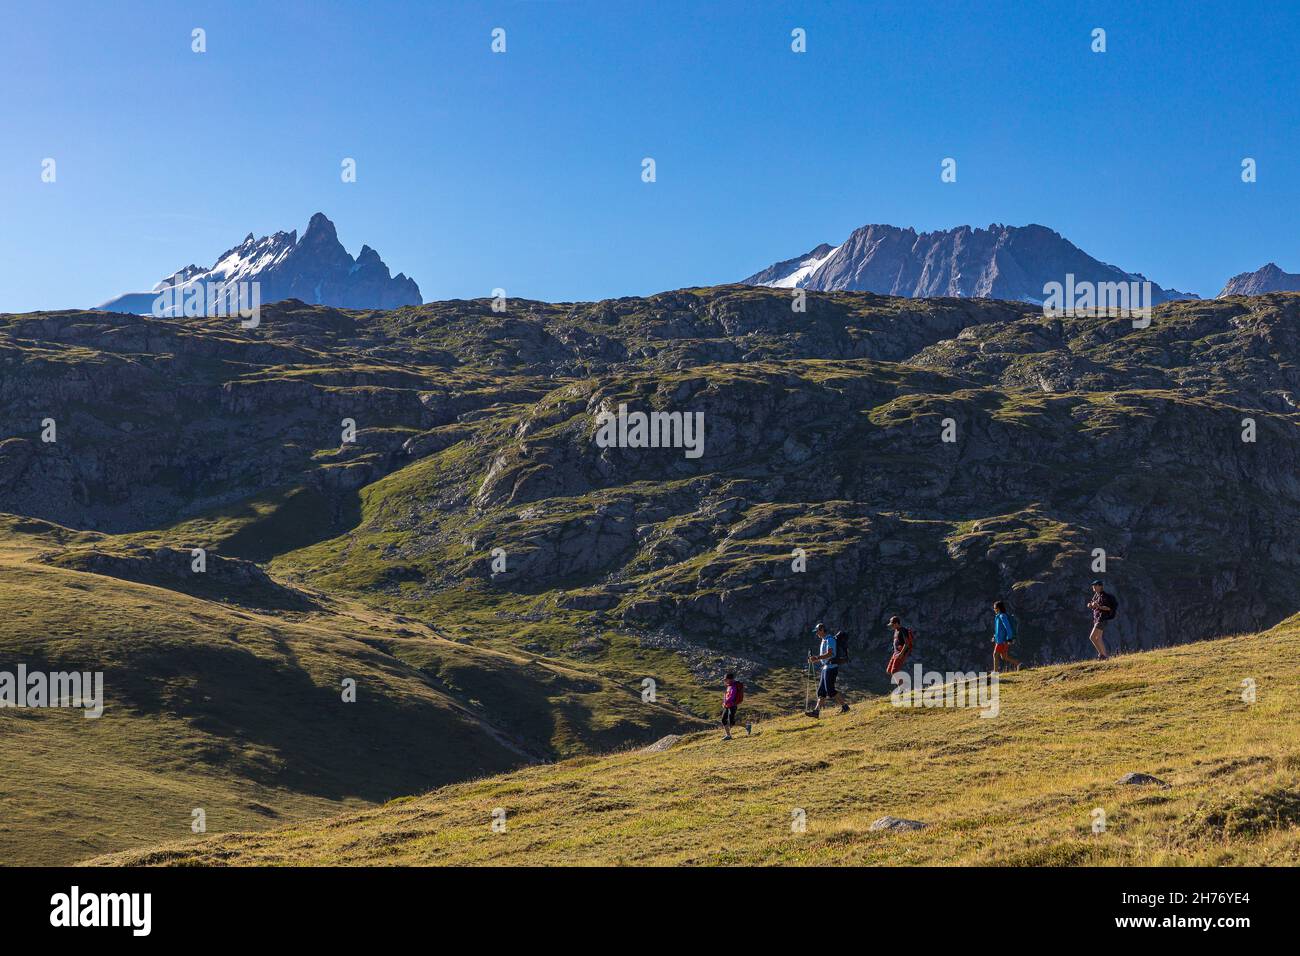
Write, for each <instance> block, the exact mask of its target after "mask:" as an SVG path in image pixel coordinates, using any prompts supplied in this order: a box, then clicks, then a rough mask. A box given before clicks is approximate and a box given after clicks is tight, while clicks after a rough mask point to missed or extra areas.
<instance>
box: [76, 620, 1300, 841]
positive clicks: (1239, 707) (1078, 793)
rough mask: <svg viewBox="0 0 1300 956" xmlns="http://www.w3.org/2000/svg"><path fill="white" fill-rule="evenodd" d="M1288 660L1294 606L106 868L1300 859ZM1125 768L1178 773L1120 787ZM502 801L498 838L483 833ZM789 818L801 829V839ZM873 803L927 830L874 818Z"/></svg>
mask: <svg viewBox="0 0 1300 956" xmlns="http://www.w3.org/2000/svg"><path fill="white" fill-rule="evenodd" d="M1297 655H1300V618H1292V619H1290V620H1289V621H1287V622H1285V623H1284V624H1282V625H1280V626H1279V627H1277V628H1274V629H1273V630H1271V631H1268V632H1266V633H1263V634H1259V635H1250V636H1241V637H1234V638H1226V639H1222V640H1215V641H1206V642H1201V643H1196V644H1189V645H1184V646H1181V647H1177V648H1170V649H1165V650H1159V651H1152V652H1147V653H1142V654H1134V655H1129V656H1125V657H1121V658H1118V659H1113V660H1111V661H1109V662H1097V663H1078V664H1069V665H1062V666H1051V667H1043V668H1039V669H1035V670H1028V671H1022V672H1019V673H1015V674H1011V675H1008V676H1007V677H1005V678H1004V679H1003V681H1002V683H1001V687H1000V701H999V702H1000V712H999V714H998V716H996V717H992V718H982V717H980V716H979V712H978V711H977V710H973V709H958V708H946V709H944V708H930V709H924V708H922V709H910V708H897V707H894V706H892V704H891V703H890V702H889V701H888V700H886V699H882V698H874V699H869V700H863V701H860V702H859V703H858V704H857V706H856V707H855V708H854V709H853V710H852V711H851V713H849V714H848V715H845V716H840V715H838V714H835V715H827V716H825V717H823V718H822V720H821V721H820V722H814V721H812V720H810V719H808V718H805V717H801V716H792V717H785V718H780V719H776V720H771V721H767V722H764V723H763V724H761V725H760V726H758V727H757V728H756V730H757V733H756V734H755V735H754V736H753V737H745V736H743V734H742V736H741V737H739V738H738V739H736V740H733V741H731V742H726V743H724V742H723V741H721V740H720V739H719V736H718V734H717V733H715V732H707V733H701V734H697V735H694V736H691V737H688V738H685V739H683V740H682V741H681V742H679V743H678V744H677V745H675V746H673V747H671V748H669V749H667V750H665V751H663V752H659V753H641V752H625V753H619V754H614V755H611V756H606V757H601V758H592V757H587V758H578V759H574V760H570V761H566V762H564V763H561V764H557V765H552V766H546V767H531V768H527V769H523V770H519V771H515V772H512V773H508V774H504V775H501V776H496V777H492V778H490V779H484V780H478V781H474V782H469V783H462V784H456V785H453V786H449V787H445V788H443V789H440V790H436V791H433V792H431V793H428V794H425V795H424V796H421V797H415V798H404V799H400V800H395V801H392V802H390V803H389V804H387V805H386V806H384V807H382V808H378V809H368V810H364V811H360V812H357V813H352V814H349V815H345V816H339V817H334V818H330V819H327V820H317V821H311V822H304V823H296V824H292V825H289V826H286V827H282V828H277V829H272V830H268V831H264V832H260V833H252V834H236V835H226V836H222V837H217V838H212V839H206V840H193V841H183V842H176V843H171V844H168V845H166V846H162V847H159V848H155V849H152V850H146V851H136V852H129V853H124V854H118V855H116V856H111V857H106V858H102V859H100V860H99V861H98V862H103V863H116V864H196V863H199V864H201V863H228V864H237V865H246V864H330V865H333V864H345V865H350V864H356V865H361V864H474V863H477V864H499V865H521V864H548V865H561V864H602V865H605V864H825V863H856V864H878V865H915V864H952V863H957V864H975V863H992V864H1008V865H1073V864H1145V865H1177V864H1193V863H1195V864H1208V865H1233V864H1287V865H1294V864H1296V863H1300V797H1297V793H1300V721H1297V720H1296V711H1295V699H1294V698H1295V694H1294V691H1295V681H1296V676H1297V668H1296V664H1295V661H1296V659H1297ZM1247 679H1250V680H1252V681H1253V682H1254V686H1255V688H1256V694H1257V699H1256V700H1255V702H1253V703H1246V702H1245V701H1243V699H1242V691H1243V681H1245V680H1247ZM1131 771H1139V772H1146V773H1150V774H1153V775H1155V776H1157V777H1159V778H1161V779H1162V780H1164V781H1166V782H1167V783H1168V784H1169V787H1168V788H1167V789H1166V788H1160V787H1157V786H1123V785H1119V784H1117V783H1116V781H1117V780H1118V778H1120V777H1121V776H1122V775H1124V774H1126V773H1128V772H1131ZM498 808H500V809H503V810H504V811H505V812H506V818H505V819H506V828H505V830H504V832H494V830H493V828H492V825H491V824H492V813H493V811H494V810H496V809H498ZM1099 809H1100V810H1101V811H1103V812H1104V814H1105V821H1106V827H1105V830H1104V832H1099V833H1098V832H1093V823H1094V820H1095V819H1097V816H1096V811H1097V810H1099ZM800 810H801V811H803V812H804V814H805V815H806V830H805V831H804V832H793V831H792V828H791V823H792V820H793V819H794V817H793V814H794V813H795V811H800ZM885 815H893V816H898V817H905V818H911V819H917V820H921V821H924V822H926V823H928V824H929V826H928V827H927V828H926V829H924V830H922V831H919V832H907V833H904V832H881V831H872V830H870V825H871V823H872V822H873V821H875V820H876V819H878V818H880V817H882V816H885Z"/></svg>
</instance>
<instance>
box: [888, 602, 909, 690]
mask: <svg viewBox="0 0 1300 956" xmlns="http://www.w3.org/2000/svg"><path fill="white" fill-rule="evenodd" d="M889 626H890V627H892V628H893V629H894V654H893V656H892V657H890V658H889V664H888V666H886V667H885V673H886V674H889V675H890V676H893V675H894V674H897V673H898V672H899V671H901V670H902V669H903V665H904V664H906V663H907V658H908V657H909V656H911V653H912V648H914V647H915V646H916V632H915V631H913V630H912V629H911V628H910V627H904V626H903V622H902V620H901V619H900V618H899V617H898V615H897V614H895V615H894V616H893V617H891V618H890V619H889Z"/></svg>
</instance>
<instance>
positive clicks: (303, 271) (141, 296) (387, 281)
mask: <svg viewBox="0 0 1300 956" xmlns="http://www.w3.org/2000/svg"><path fill="white" fill-rule="evenodd" d="M218 282H223V283H236V282H257V283H260V285H261V290H260V294H261V301H262V302H263V303H268V302H278V301H280V300H282V299H299V300H301V301H303V302H311V303H317V304H322V305H332V306H337V307H339V308H345V309H396V308H401V307H402V306H406V305H419V304H420V303H421V302H422V301H423V300H422V299H421V298H420V287H419V286H418V285H416V284H415V280H414V279H408V278H407V277H406V276H405V275H404V274H403V273H400V272H399V273H398V274H397V275H396V276H393V275H392V274H391V273H390V272H389V271H388V266H386V265H385V264H384V261H383V260H382V259H380V258H379V253H377V252H375V250H374V249H371V248H370V247H369V246H362V247H361V252H360V254H358V255H357V257H356V258H355V259H354V258H352V256H351V255H350V254H349V253H348V251H347V250H346V249H344V248H343V244H342V243H341V242H339V238H338V233H337V232H336V231H335V229H334V223H332V222H330V220H329V219H328V218H327V217H326V216H325V214H324V213H320V212H318V213H316V215H314V216H312V217H311V222H309V223H308V224H307V230H306V231H305V232H304V233H303V234H302V238H301V239H299V238H298V232H297V230H294V231H293V232H277V233H276V234H275V235H273V236H263V237H262V238H260V239H254V238H253V234H252V233H251V232H250V233H249V234H248V236H247V237H245V239H244V241H243V242H241V243H240V244H239V245H237V246H235V247H233V248H231V249H227V250H226V251H225V252H223V253H222V254H221V255H220V256H218V257H217V261H216V262H215V263H214V264H213V266H212V267H211V268H210V269H203V268H200V267H199V266H196V265H192V264H191V265H188V266H186V267H185V268H183V269H179V270H177V271H176V272H174V273H172V275H170V276H167V277H166V278H165V279H163V280H162V281H160V282H159V283H158V284H157V285H155V286H154V287H153V289H152V291H150V292H128V293H126V294H125V295H120V296H117V297H116V298H113V299H110V300H109V301H107V302H105V303H104V304H103V305H99V306H96V308H97V309H99V310H101V311H104V312H132V313H136V314H139V315H149V314H153V312H154V304H155V302H156V301H158V298H159V295H160V294H163V293H166V294H167V295H166V297H165V299H164V302H165V305H164V307H162V308H160V309H159V311H160V312H161V314H163V315H164V316H167V317H172V316H177V315H182V314H184V303H185V299H186V298H187V297H189V296H190V295H191V293H192V292H193V291H200V292H203V293H204V295H203V301H204V302H206V301H207V296H206V289H207V287H208V286H209V285H213V284H215V283H218Z"/></svg>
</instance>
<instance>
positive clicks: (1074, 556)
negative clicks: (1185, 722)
mask: <svg viewBox="0 0 1300 956" xmlns="http://www.w3.org/2000/svg"><path fill="white" fill-rule="evenodd" d="M1298 312H1300V297H1292V296H1265V297H1259V298H1257V299H1252V300H1250V301H1248V302H1241V301H1225V302H1222V303H1219V302H1216V303H1184V304H1171V305H1168V306H1165V307H1163V308H1162V309H1161V310H1160V311H1159V312H1158V313H1157V318H1156V320H1155V321H1154V322H1153V323H1152V325H1151V326H1150V327H1149V328H1146V329H1133V328H1132V326H1131V323H1129V322H1127V321H1123V320H1118V319H1104V318H1066V319H1048V318H1045V317H1044V316H1043V314H1042V312H1041V311H1040V310H1036V309H1033V308H1031V307H1029V306H1016V305H1014V304H1008V303H997V302H982V301H970V302H962V303H955V302H951V301H945V302H934V301H923V302H917V301H913V300H906V299H884V298H879V297H875V296H871V295H863V294H837V295H818V296H814V297H812V298H811V299H810V300H809V308H808V311H807V312H806V313H794V312H792V311H791V310H790V306H789V302H788V301H787V299H786V297H785V295H784V294H783V293H780V292H776V291H771V292H769V291H763V290H757V289H745V288H743V287H730V288H727V287H724V288H719V289H711V290H690V291H682V292H674V293H666V294H663V295H659V296H654V297H651V298H649V299H620V300H613V301H606V302H600V303H587V304H578V305H558V306H557V305H549V304H545V303H531V302H516V303H513V304H512V307H511V310H510V311H509V312H508V313H505V314H495V313H493V312H491V310H490V309H489V308H488V306H487V303H485V302H455V303H436V304H432V305H429V306H425V307H423V308H421V309H417V310H406V311H403V312H400V313H384V314H380V313H371V314H364V313H345V312H339V311H335V310H329V309H321V308H311V307H308V306H304V305H302V304H300V303H296V302H289V303H285V304H283V305H282V306H279V307H275V308H274V309H273V310H272V311H271V312H270V313H269V315H268V317H267V320H266V321H265V322H264V324H263V327H262V328H260V329H257V330H249V331H246V330H241V329H238V328H228V327H222V328H214V327H213V326H212V325H211V324H210V323H203V322H196V321H183V320H182V321H168V322H158V321H155V320H143V319H133V318H129V317H124V316H105V315H100V314H96V313H64V314H41V315H37V316H13V317H9V318H7V319H5V320H4V324H3V327H2V328H3V330H4V331H3V333H0V335H2V336H3V337H0V342H2V343H4V344H3V346H0V360H2V361H3V364H2V365H0V368H2V369H3V377H2V378H0V398H2V399H3V401H4V402H5V405H6V408H7V409H9V410H10V412H11V414H9V415H8V416H6V419H5V424H4V426H3V427H4V429H5V431H4V434H3V438H2V439H0V489H2V493H3V495H4V501H5V508H6V509H8V510H10V511H12V512H15V513H19V514H24V515H32V516H36V517H40V518H45V519H49V520H52V521H57V522H59V523H61V524H66V525H70V526H74V527H79V528H90V529H94V530H98V531H105V532H115V533H139V532H143V531H146V530H149V529H163V528H166V527H167V526H169V525H171V524H174V523H176V522H180V521H185V520H191V519H195V520H197V518H198V516H202V515H204V514H205V513H211V512H212V511H213V509H218V510H219V509H223V508H224V509H228V510H229V509H232V508H236V507H238V506H239V503H240V502H246V501H250V500H254V499H257V498H258V496H269V497H265V500H266V501H267V502H269V503H268V504H267V505H266V513H265V515H263V516H261V517H259V518H258V520H257V521H256V522H253V523H252V525H251V528H252V529H253V530H250V527H249V526H245V525H244V524H239V523H238V522H236V524H237V525H238V527H239V530H238V532H236V533H231V534H230V535H229V537H228V538H225V539H221V538H218V539H217V540H213V541H211V542H209V543H210V544H211V546H212V548H213V549H214V550H215V551H217V552H219V553H222V554H228V555H229V556H232V557H241V558H246V559H253V560H260V561H265V560H268V559H271V558H276V557H277V555H279V556H280V557H278V558H277V564H276V565H275V566H276V567H283V569H284V570H285V571H286V572H287V573H291V574H295V575H301V576H302V578H303V579H304V580H308V581H311V582H313V583H314V584H316V585H318V586H328V587H330V588H338V589H342V590H345V591H348V592H349V593H355V594H356V595H359V596H361V597H363V598H365V599H367V600H372V601H375V602H378V603H380V604H384V605H387V606H391V607H394V608H399V609H401V610H403V611H404V612H406V613H412V614H417V615H418V614H426V615H429V616H430V618H431V619H433V620H440V617H439V616H440V615H441V614H442V613H444V611H445V610H446V608H447V607H448V606H449V605H451V604H456V605H457V606H459V607H462V608H464V614H463V618H464V621H463V622H462V623H465V626H466V627H467V629H470V630H472V629H473V628H474V627H475V626H477V625H475V624H473V623H472V622H474V621H478V622H479V624H482V625H483V626H487V625H486V624H485V623H484V622H486V621H488V620H494V621H500V620H502V619H506V620H511V619H513V620H518V621H524V622H526V621H533V622H534V623H535V622H536V621H537V620H539V619H544V620H545V621H547V622H549V626H550V630H549V631H548V633H547V634H546V635H544V636H543V637H541V638H539V639H538V640H539V641H540V642H541V643H540V644H538V646H539V647H541V648H544V649H546V650H548V651H551V652H555V653H566V652H565V651H564V649H563V646H561V644H558V643H556V642H558V641H560V640H561V638H560V637H559V635H560V633H561V632H562V631H563V628H564V627H570V628H572V629H573V631H574V632H579V633H590V634H591V642H590V643H589V646H588V649H587V652H590V653H595V654H597V655H599V654H602V653H608V652H609V642H610V640H611V639H612V638H611V637H610V636H609V635H631V636H634V637H635V639H636V640H637V641H638V642H641V643H642V644H643V645H645V644H646V642H649V646H671V647H673V648H675V651H676V652H678V653H680V654H681V655H682V656H683V659H684V660H687V661H693V663H692V664H691V665H690V666H691V667H692V668H693V671H694V672H697V673H698V674H699V675H704V676H705V677H707V676H708V675H710V674H711V673H712V672H713V671H714V670H716V666H713V665H709V664H707V663H706V661H707V660H721V659H723V658H725V657H728V656H730V658H731V659H735V660H745V661H748V662H750V663H749V666H751V667H752V668H753V669H755V670H756V671H763V670H766V669H768V668H770V667H775V666H777V665H779V664H786V663H788V662H789V661H791V660H796V659H798V657H799V655H800V654H801V652H802V647H803V645H804V642H805V637H806V629H807V625H808V623H809V622H810V621H811V620H813V619H815V618H823V617H827V618H830V619H832V620H834V621H835V622H837V623H838V624H841V625H843V626H846V627H848V628H850V629H853V630H855V631H857V632H859V633H860V634H861V635H862V638H861V639H862V640H863V641H865V642H867V643H868V646H874V645H875V643H876V642H880V641H882V640H883V635H882V634H881V631H880V628H881V625H882V622H883V620H884V619H885V618H886V617H887V616H888V615H889V614H890V613H893V612H900V613H903V614H904V615H906V616H908V617H910V618H911V619H912V620H913V621H914V622H915V623H917V624H918V625H919V626H920V627H921V629H922V630H923V632H924V633H925V635H926V640H925V645H924V646H925V648H926V651H927V653H928V654H929V655H930V657H931V659H932V660H934V661H935V662H936V663H962V662H966V661H969V660H971V659H982V656H983V644H984V632H985V631H986V630H987V623H988V622H987V619H986V618H987V606H988V603H989V602H990V601H991V600H992V599H993V598H994V597H997V596H1003V597H1007V598H1008V599H1009V600H1011V601H1012V602H1013V603H1014V604H1015V605H1016V606H1017V609H1018V612H1019V614H1020V616H1021V619H1022V621H1023V622H1024V630H1025V644H1026V651H1027V653H1028V654H1029V655H1030V658H1031V659H1034V660H1048V659H1061V658H1068V657H1071V656H1074V655H1077V654H1080V653H1082V652H1083V651H1084V649H1085V646H1084V640H1083V638H1084V632H1085V631H1086V626H1085V625H1086V615H1085V614H1084V612H1083V610H1082V604H1083V602H1084V600H1085V597H1086V584H1087V581H1088V580H1090V579H1091V578H1092V577H1094V576H1096V575H1095V573H1094V572H1093V571H1092V570H1091V568H1092V566H1093V563H1094V561H1095V556H1094V551H1096V550H1097V549H1102V550H1104V551H1105V553H1106V556H1107V561H1108V564H1107V572H1106V573H1107V574H1108V575H1109V576H1110V577H1111V579H1112V580H1113V581H1114V587H1115V590H1116V591H1117V592H1119V593H1120V594H1121V595H1122V601H1123V603H1124V606H1125V613H1124V615H1123V617H1122V619H1121V621H1120V622H1119V623H1118V625H1117V626H1116V628H1115V630H1114V632H1113V639H1114V640H1117V641H1120V642H1123V643H1124V644H1125V645H1126V646H1129V647H1137V646H1142V647H1149V646H1154V645H1159V644H1164V643H1167V642H1175V641H1179V640H1185V639H1193V638H1199V637H1207V636H1211V635H1213V634H1220V633H1225V632H1231V631H1236V630H1247V629H1256V628H1259V627H1263V626H1267V625H1268V624H1270V623H1273V622H1275V621H1277V620H1279V619H1280V618H1281V617H1282V616H1283V615H1285V614H1287V613H1290V612H1291V611H1293V610H1294V609H1295V607H1297V606H1300V599H1298V598H1300V562H1298V561H1297V559H1296V557H1295V556H1294V554H1293V549H1291V547H1290V546H1289V543H1288V542H1289V541H1290V539H1291V537H1292V530H1293V528H1294V525H1295V520H1296V518H1297V516H1298V511H1300V479H1297V477H1296V475H1297V474H1298V473H1300V472H1298V470H1297V465H1300V445H1297V442H1296V434H1295V430H1294V429H1295V425H1296V421H1297V418H1296V402H1297V395H1298V394H1300V379H1298V378H1297V372H1296V368H1295V365H1294V356H1295V348H1296V337H1297V332H1296V328H1297V325H1296V318H1297V313H1298ZM620 403H622V404H625V405H626V406H627V407H628V408H631V409H634V410H635V409H643V410H648V409H661V410H678V411H688V412H702V413H703V414H704V416H705V422H706V425H705V440H706V444H705V449H704V454H703V455H702V456H701V457H699V458H690V457H687V456H686V455H685V454H684V453H683V452H682V451H681V450H678V449H633V448H601V447H598V446H597V444H596V443H595V442H594V441H593V436H594V432H595V416H596V415H597V414H598V413H599V411H600V410H602V409H611V410H612V409H616V408H617V406H618V405H619V404H620ZM46 417H53V418H55V419H56V420H57V421H58V429H59V431H58V435H59V439H58V442H57V443H52V444H47V443H44V442H42V441H41V439H40V435H39V432H40V428H41V421H42V420H43V419H44V418H46ZM1246 418H1250V419H1253V421H1254V426H1253V427H1254V429H1255V432H1256V434H1255V439H1256V440H1255V441H1253V442H1244V441H1243V440H1242V434H1243V427H1244V426H1243V424H1242V422H1243V419H1246ZM345 419H351V420H352V421H354V422H355V423H356V428H357V434H356V440H355V441H352V442H347V441H343V440H342V437H341V436H342V434H343V429H344V427H345V423H344V420H345ZM945 429H947V430H948V431H949V432H950V433H951V437H952V438H953V439H954V440H953V441H951V442H947V441H944V440H943V436H944V432H945ZM277 496H278V497H277ZM205 533H210V532H205ZM155 537H156V538H157V542H156V543H157V544H158V545H160V546H177V547H188V546H190V542H180V541H174V540H168V538H167V536H166V535H165V534H160V533H155ZM494 548H500V549H502V551H503V552H504V554H505V555H506V563H505V569H504V570H494V569H493V567H492V551H493V549H494ZM795 549H802V551H803V552H804V556H805V558H806V570H804V571H796V570H794V569H793V568H794V562H795V558H794V556H793V554H794V551H795ZM452 594H456V595H458V596H457V597H456V598H455V600H454V601H453V600H452V598H451V597H450V595H452ZM478 615H482V617H478ZM503 616H504V617H503ZM451 626H453V627H455V626H456V625H455V624H453V625H451ZM527 629H528V628H522V630H527ZM607 632H608V633H607ZM602 635H603V636H602ZM517 636H518V635H517ZM519 639H521V640H522V639H523V638H522V637H520V638H519ZM665 642H666V643H665ZM566 646H567V645H566ZM710 655H712V657H710ZM873 671H874V669H873Z"/></svg>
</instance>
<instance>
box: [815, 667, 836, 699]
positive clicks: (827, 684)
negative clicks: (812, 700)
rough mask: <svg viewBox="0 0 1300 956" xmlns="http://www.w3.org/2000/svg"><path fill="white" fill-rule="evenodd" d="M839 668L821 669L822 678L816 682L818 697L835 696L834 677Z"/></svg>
mask: <svg viewBox="0 0 1300 956" xmlns="http://www.w3.org/2000/svg"><path fill="white" fill-rule="evenodd" d="M839 672H840V669H839V668H838V667H827V668H826V669H825V670H823V671H822V679H821V681H819V682H818V684H817V696H818V697H834V696H835V678H836V676H838V674H839Z"/></svg>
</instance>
